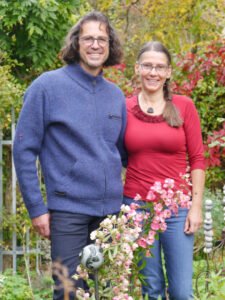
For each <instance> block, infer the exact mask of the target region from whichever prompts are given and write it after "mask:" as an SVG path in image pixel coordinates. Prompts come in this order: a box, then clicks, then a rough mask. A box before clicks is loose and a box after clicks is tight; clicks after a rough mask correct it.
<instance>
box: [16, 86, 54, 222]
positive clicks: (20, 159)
mask: <svg viewBox="0 0 225 300" xmlns="http://www.w3.org/2000/svg"><path fill="white" fill-rule="evenodd" d="M47 111H48V101H47V94H46V92H45V91H44V89H43V87H42V86H41V84H40V83H39V82H38V80H36V81H34V82H33V84H32V85H31V86H30V87H29V88H28V90H27V91H26V93H25V96H24V104H23V108H22V110H21V113H20V117H19V120H18V124H17V127H16V134H15V139H14V143H13V157H14V164H15V169H16V173H17V178H18V182H19V186H20V190H21V193H22V196H23V200H24V202H25V205H26V207H27V210H28V212H29V215H30V217H31V218H35V217H38V216H40V215H43V214H45V213H47V212H48V210H47V208H46V206H45V204H44V201H43V198H42V194H41V191H40V184H39V179H38V174H37V167H36V162H37V158H38V156H39V154H40V152H41V145H42V142H43V137H44V131H45V126H46V121H47V115H48V113H47Z"/></svg>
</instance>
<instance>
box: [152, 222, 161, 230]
mask: <svg viewBox="0 0 225 300" xmlns="http://www.w3.org/2000/svg"><path fill="white" fill-rule="evenodd" d="M151 229H152V230H156V231H157V230H159V229H160V226H159V223H158V222H152V224H151Z"/></svg>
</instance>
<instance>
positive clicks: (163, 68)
mask: <svg viewBox="0 0 225 300" xmlns="http://www.w3.org/2000/svg"><path fill="white" fill-rule="evenodd" d="M139 65H140V66H141V69H142V70H143V71H145V72H152V70H153V69H155V71H156V72H157V73H158V74H165V72H166V70H167V69H168V66H166V65H156V66H153V65H152V64H139Z"/></svg>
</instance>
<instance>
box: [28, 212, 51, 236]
mask: <svg viewBox="0 0 225 300" xmlns="http://www.w3.org/2000/svg"><path fill="white" fill-rule="evenodd" d="M31 221H32V225H33V227H34V229H35V231H37V232H38V233H39V234H40V235H41V236H43V237H44V238H47V239H49V238H50V215H49V214H44V215H41V216H39V217H36V218H33V219H32V220H31Z"/></svg>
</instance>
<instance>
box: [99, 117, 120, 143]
mask: <svg viewBox="0 0 225 300" xmlns="http://www.w3.org/2000/svg"><path fill="white" fill-rule="evenodd" d="M103 126H104V128H103V134H104V138H105V140H106V141H109V142H113V143H116V142H117V140H118V138H119V135H120V131H121V126H122V116H121V115H120V114H119V113H108V114H107V115H106V117H105V120H104V124H103Z"/></svg>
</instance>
